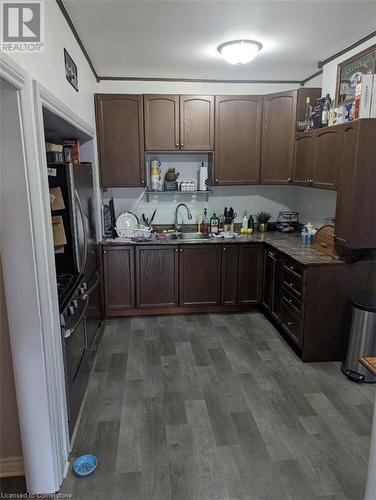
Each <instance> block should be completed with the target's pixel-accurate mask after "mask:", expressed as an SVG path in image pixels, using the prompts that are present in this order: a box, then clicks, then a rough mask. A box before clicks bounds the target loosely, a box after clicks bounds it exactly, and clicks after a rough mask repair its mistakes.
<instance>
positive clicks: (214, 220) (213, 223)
mask: <svg viewBox="0 0 376 500" xmlns="http://www.w3.org/2000/svg"><path fill="white" fill-rule="evenodd" d="M218 225H219V219H218V217H217V215H216V214H215V213H214V214H213V215H212V216H211V217H210V232H211V233H212V234H217V233H218Z"/></svg>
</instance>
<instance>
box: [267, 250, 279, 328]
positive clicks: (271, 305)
mask: <svg viewBox="0 0 376 500" xmlns="http://www.w3.org/2000/svg"><path fill="white" fill-rule="evenodd" d="M262 303H263V305H264V307H265V308H266V309H267V311H269V313H270V314H271V315H272V316H273V317H274V319H276V320H277V321H278V320H279V319H280V309H281V255H280V254H279V253H278V252H277V251H276V250H274V249H273V248H272V247H269V246H266V247H265V249H264V280H263V291H262Z"/></svg>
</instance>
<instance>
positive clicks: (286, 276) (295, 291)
mask: <svg viewBox="0 0 376 500" xmlns="http://www.w3.org/2000/svg"><path fill="white" fill-rule="evenodd" d="M282 286H283V287H284V288H285V289H286V290H288V291H289V292H290V293H291V294H292V295H294V296H295V297H297V298H298V299H299V300H301V301H302V300H303V298H304V290H305V286H304V284H303V283H302V282H301V280H300V278H297V277H296V276H294V275H293V274H292V273H288V272H287V271H283V274H282Z"/></svg>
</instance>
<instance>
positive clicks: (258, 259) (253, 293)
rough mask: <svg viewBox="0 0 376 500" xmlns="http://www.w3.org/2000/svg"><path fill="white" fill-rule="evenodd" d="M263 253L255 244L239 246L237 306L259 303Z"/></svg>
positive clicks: (260, 247) (259, 246)
mask: <svg viewBox="0 0 376 500" xmlns="http://www.w3.org/2000/svg"><path fill="white" fill-rule="evenodd" d="M262 267H263V253H262V246H261V245H257V244H249V245H247V244H240V245H239V299H238V301H239V304H256V303H258V302H260V301H261V284H262Z"/></svg>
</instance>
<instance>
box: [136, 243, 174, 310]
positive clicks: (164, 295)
mask: <svg viewBox="0 0 376 500" xmlns="http://www.w3.org/2000/svg"><path fill="white" fill-rule="evenodd" d="M136 269H137V278H136V288H137V300H136V303H137V307H173V306H176V305H178V292H179V290H178V247H177V246H163V245H155V246H146V245H145V246H137V247H136Z"/></svg>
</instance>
